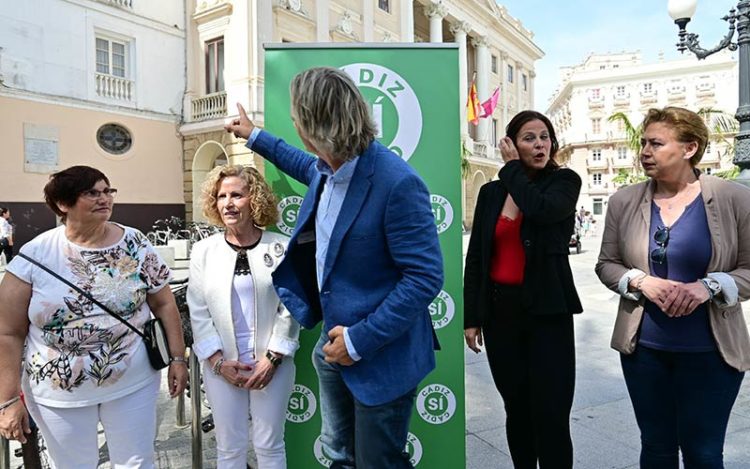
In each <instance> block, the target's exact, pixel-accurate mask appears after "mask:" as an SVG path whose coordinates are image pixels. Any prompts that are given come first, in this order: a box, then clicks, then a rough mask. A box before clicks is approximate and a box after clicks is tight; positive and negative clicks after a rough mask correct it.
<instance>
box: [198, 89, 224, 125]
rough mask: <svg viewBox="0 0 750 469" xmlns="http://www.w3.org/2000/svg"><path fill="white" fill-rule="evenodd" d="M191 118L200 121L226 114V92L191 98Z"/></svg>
mask: <svg viewBox="0 0 750 469" xmlns="http://www.w3.org/2000/svg"><path fill="white" fill-rule="evenodd" d="M192 103H193V106H192V114H191V116H192V120H193V121H201V120H206V119H213V118H216V117H224V116H226V115H227V92H226V91H219V92H218V93H211V94H207V95H206V96H201V97H199V98H193V101H192Z"/></svg>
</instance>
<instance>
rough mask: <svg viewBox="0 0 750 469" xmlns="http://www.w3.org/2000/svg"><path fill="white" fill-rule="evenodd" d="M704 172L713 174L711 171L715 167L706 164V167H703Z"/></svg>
mask: <svg viewBox="0 0 750 469" xmlns="http://www.w3.org/2000/svg"><path fill="white" fill-rule="evenodd" d="M703 172H704V173H706V174H708V175H711V173H712V172H713V168H711V167H710V166H706V167H705V168H703Z"/></svg>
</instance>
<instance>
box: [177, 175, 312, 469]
mask: <svg viewBox="0 0 750 469" xmlns="http://www.w3.org/2000/svg"><path fill="white" fill-rule="evenodd" d="M202 196H203V214H204V215H205V216H206V218H208V220H209V221H211V222H212V223H215V224H217V225H220V226H222V227H223V228H224V232H223V233H218V234H215V235H213V236H211V237H209V238H207V239H204V240H202V241H200V242H198V243H197V244H196V245H195V246H194V247H193V251H192V254H191V256H190V283H189V286H188V293H187V300H188V305H189V307H190V319H191V323H192V327H193V336H194V343H193V350H194V351H195V353H196V355H197V356H198V358H199V359H200V360H202V361H203V376H204V378H203V380H204V381H203V382H204V383H205V386H206V393H207V395H208V400H209V402H210V404H211V409H212V411H213V417H214V422H215V423H216V452H217V459H218V461H217V467H218V468H220V469H221V468H237V467H243V468H244V467H246V466H247V451H248V432H249V425H248V418H247V416H248V411H249V413H250V414H251V415H252V419H253V435H252V438H253V446H254V448H255V454H256V456H257V458H258V465H259V467H260V468H261V469H277V468H286V451H285V447H284V422H285V412H286V406H287V401H288V400H289V395H290V394H291V391H292V385H293V383H294V362H293V360H292V356H293V354H294V352H295V351H296V350H297V348H298V347H299V342H298V336H299V324H298V323H297V322H296V321H295V320H294V319H293V318H292V317H291V316H290V314H289V312H288V311H287V310H286V308H284V306H283V305H282V304H281V301H280V300H279V297H278V296H277V295H276V291H275V290H274V288H273V285H272V283H271V273H272V272H273V271H274V269H275V268H276V266H277V265H278V264H279V263H280V262H281V260H282V258H283V256H284V254H285V252H286V244H287V238H286V237H285V236H282V235H279V234H276V233H270V232H268V231H265V230H264V229H263V228H264V227H265V226H268V225H270V224H272V223H274V222H275V221H276V219H277V218H278V211H277V209H276V199H275V197H274V195H273V193H272V192H271V189H270V188H269V187H268V184H266V182H265V180H264V179H263V177H262V176H261V175H260V173H258V171H257V170H255V169H254V168H251V167H248V166H231V165H227V166H220V167H217V168H214V169H213V170H212V171H211V172H210V173H209V174H208V177H207V178H206V182H205V183H204V184H203V194H202ZM230 286H231V288H230Z"/></svg>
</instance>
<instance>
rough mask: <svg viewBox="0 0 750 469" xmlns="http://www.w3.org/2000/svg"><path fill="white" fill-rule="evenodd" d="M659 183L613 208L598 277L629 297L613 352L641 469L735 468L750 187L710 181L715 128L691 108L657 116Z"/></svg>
mask: <svg viewBox="0 0 750 469" xmlns="http://www.w3.org/2000/svg"><path fill="white" fill-rule="evenodd" d="M643 129H644V131H643V137H642V139H641V154H640V162H641V165H642V166H643V169H644V172H645V173H646V175H647V176H648V177H649V178H650V180H649V181H646V182H643V183H640V184H636V185H633V186H629V187H626V188H623V189H621V190H619V191H618V192H617V193H616V194H614V195H613V196H612V197H611V198H610V200H609V207H608V209H607V217H606V223H605V227H604V237H603V240H602V246H601V252H600V254H599V261H598V263H597V265H596V273H597V275H598V276H599V278H600V280H601V281H602V283H604V284H605V285H606V286H607V287H608V288H610V289H611V290H613V291H615V292H617V293H619V294H620V296H621V297H620V304H619V309H618V313H617V320H616V323H615V329H614V334H613V337H612V347H613V348H614V349H616V350H618V351H619V352H620V353H621V362H622V368H623V374H624V376H625V382H626V384H627V387H628V392H629V394H630V398H631V401H632V402H633V408H634V411H635V416H636V420H637V421H638V426H639V428H640V430H641V442H642V448H641V467H642V468H659V469H670V468H675V469H677V468H678V467H679V460H678V454H679V451H681V452H682V455H683V462H684V465H685V468H686V469H690V468H697V467H701V468H704V467H705V468H709V467H710V468H721V467H723V456H722V452H723V445H724V437H725V434H726V427H727V422H728V419H729V414H730V412H731V409H732V406H733V405H734V401H735V399H736V398H737V394H738V392H739V388H740V385H741V383H742V379H743V376H744V371H745V370H747V369H750V337H748V330H747V325H746V323H745V319H744V317H743V315H742V309H741V306H740V304H739V302H740V301H743V300H745V299H747V298H748V296H750V190H748V189H747V188H746V187H743V186H740V185H739V184H736V183H734V182H728V181H725V180H722V179H719V178H716V177H713V176H707V175H704V174H702V173H701V172H700V171H698V170H697V169H696V165H697V164H698V162H699V161H700V159H701V157H702V156H703V152H704V151H705V149H706V144H707V142H708V137H709V132H708V129H707V128H706V125H705V124H704V122H703V119H701V117H700V116H698V115H697V114H695V113H694V112H691V111H688V110H686V109H682V108H676V107H667V108H664V109H651V110H649V112H648V114H647V115H646V118H645V119H644V121H643Z"/></svg>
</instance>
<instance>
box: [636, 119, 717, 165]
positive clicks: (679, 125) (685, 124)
mask: <svg viewBox="0 0 750 469" xmlns="http://www.w3.org/2000/svg"><path fill="white" fill-rule="evenodd" d="M657 122H660V123H662V124H666V125H668V126H669V127H670V128H671V129H672V130H673V131H674V133H675V136H676V137H677V140H678V141H680V142H682V143H690V142H695V143H697V144H698V150H696V152H695V154H694V155H693V156H691V157H690V165H691V166H692V167H696V166H697V165H698V163H700V161H701V158H703V153H704V152H705V151H706V145H708V138H709V132H708V127H706V123H705V122H704V121H703V118H701V116H699V115H698V114H696V113H695V112H693V111H691V110H689V109H685V108H681V107H675V106H667V107H665V108H663V109H655V108H652V109H649V110H648V112H647V113H646V117H645V118H644V119H643V123H642V124H641V128H642V129H643V130H644V131H645V130H646V128H647V127H648V126H649V125H651V124H655V123H657Z"/></svg>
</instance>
